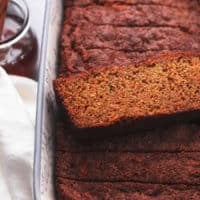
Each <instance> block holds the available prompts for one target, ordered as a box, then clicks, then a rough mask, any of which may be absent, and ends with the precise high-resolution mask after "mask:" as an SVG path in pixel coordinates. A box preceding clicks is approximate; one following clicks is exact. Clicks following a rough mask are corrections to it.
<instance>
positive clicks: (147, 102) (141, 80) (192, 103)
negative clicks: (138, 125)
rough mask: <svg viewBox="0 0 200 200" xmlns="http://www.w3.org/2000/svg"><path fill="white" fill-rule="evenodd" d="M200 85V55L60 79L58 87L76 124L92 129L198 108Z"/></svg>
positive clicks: (56, 85) (64, 103)
mask: <svg viewBox="0 0 200 200" xmlns="http://www.w3.org/2000/svg"><path fill="white" fill-rule="evenodd" d="M199 82H200V56H192V55H186V54H180V55H179V54H175V55H171V56H164V57H159V58H158V59H154V60H151V61H148V62H145V63H141V64H138V65H133V66H131V65H130V66H125V67H110V68H107V69H103V70H100V69H99V70H93V71H90V72H89V73H88V74H84V75H83V74H82V75H79V76H74V77H72V76H71V77H60V78H58V79H57V80H56V81H55V89H56V92H57V94H58V97H59V98H60V100H61V102H62V104H63V105H64V107H65V108H66V110H67V112H68V113H69V115H70V118H71V120H72V122H73V123H74V125H75V126H76V127H79V128H90V127H99V126H100V127H101V126H109V125H113V124H114V123H118V122H120V120H123V121H125V122H126V121H127V123H130V122H131V121H134V120H135V119H138V118H143V117H151V116H161V115H169V114H173V113H181V112H188V111H195V110H199V108H200V100H199V96H200V85H199Z"/></svg>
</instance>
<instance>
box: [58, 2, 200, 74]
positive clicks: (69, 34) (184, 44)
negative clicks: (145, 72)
mask: <svg viewBox="0 0 200 200" xmlns="http://www.w3.org/2000/svg"><path fill="white" fill-rule="evenodd" d="M65 2H66V4H67V5H68V7H67V8H66V10H65V21H64V27H63V31H62V41H61V54H62V56H61V61H62V63H61V68H60V73H61V75H63V74H64V75H66V74H67V75H70V74H72V73H79V72H82V71H87V70H88V69H91V68H96V67H109V66H127V65H131V64H132V63H133V62H134V61H139V60H145V59H146V58H147V57H150V56H154V55H158V54H161V53H167V52H171V51H177V50H178V51H179V50H182V51H200V28H199V27H200V5H199V3H198V0H175V1H174V0H165V1H162V0H98V1H97V0H69V1H68V0H66V1H65Z"/></svg>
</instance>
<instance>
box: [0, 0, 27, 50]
mask: <svg viewBox="0 0 200 200" xmlns="http://www.w3.org/2000/svg"><path fill="white" fill-rule="evenodd" d="M9 4H11V5H15V6H16V7H17V8H18V9H19V10H20V12H21V13H22V14H23V23H22V25H21V28H20V29H19V31H17V33H15V34H14V35H13V36H12V37H10V38H9V39H6V40H4V41H1V42H0V49H5V48H8V47H10V46H12V45H14V44H15V43H17V42H18V41H19V40H20V39H22V38H23V37H24V35H25V34H26V33H27V31H28V29H29V26H30V12H29V7H28V4H27V3H26V1H25V0H10V1H9ZM8 6H9V5H8Z"/></svg>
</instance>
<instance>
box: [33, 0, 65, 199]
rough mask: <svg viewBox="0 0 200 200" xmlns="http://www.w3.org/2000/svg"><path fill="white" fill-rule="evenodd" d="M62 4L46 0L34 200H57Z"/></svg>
mask: <svg viewBox="0 0 200 200" xmlns="http://www.w3.org/2000/svg"><path fill="white" fill-rule="evenodd" d="M62 4H63V2H62V0H58V1H56V0H46V11H45V20H44V26H43V37H42V46H41V55H40V62H39V66H40V71H39V82H38V97H37V115H36V128H35V152H34V170H33V171H34V172H33V195H34V199H35V200H55V199H56V197H55V196H56V195H55V191H54V173H53V171H54V169H53V167H54V133H55V131H54V130H55V117H56V103H55V102H56V101H55V96H54V92H53V84H52V82H53V80H54V79H55V77H56V70H57V66H58V64H57V63H58V62H57V59H58V44H59V37H60V28H61V23H62V8H63V6H62Z"/></svg>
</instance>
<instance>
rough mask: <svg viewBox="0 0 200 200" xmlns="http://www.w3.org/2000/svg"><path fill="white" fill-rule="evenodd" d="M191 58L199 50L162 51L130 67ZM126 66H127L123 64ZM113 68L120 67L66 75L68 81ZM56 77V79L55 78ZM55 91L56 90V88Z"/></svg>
mask: <svg viewBox="0 0 200 200" xmlns="http://www.w3.org/2000/svg"><path fill="white" fill-rule="evenodd" d="M181 57H183V58H192V57H200V52H196V51H194V52H191V51H176V52H168V53H164V54H161V55H156V56H151V57H149V58H147V59H145V60H142V61H135V62H133V63H132V65H131V67H139V66H140V65H147V67H148V66H149V65H152V64H154V63H156V62H160V61H165V60H168V61H169V60H171V59H177V58H181ZM124 67H127V66H124ZM113 68H121V67H119V66H109V67H104V66H99V67H97V68H95V69H94V68H92V69H89V70H87V71H83V72H81V73H78V74H72V75H70V76H67V79H68V80H69V81H73V80H76V79H79V78H84V77H89V76H90V75H91V74H93V73H101V72H104V71H107V70H112V69H113ZM59 78H64V77H63V75H62V74H61V77H58V78H57V79H59ZM57 79H56V80H57ZM56 80H54V88H55V89H57V87H56ZM56 91H57V90H56Z"/></svg>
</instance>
